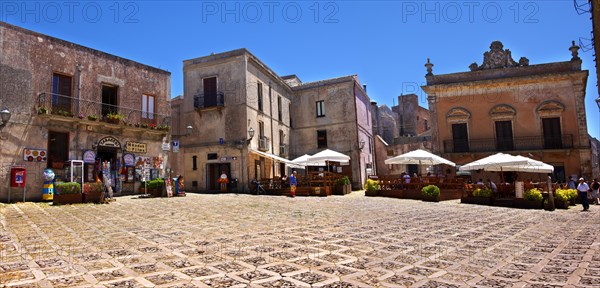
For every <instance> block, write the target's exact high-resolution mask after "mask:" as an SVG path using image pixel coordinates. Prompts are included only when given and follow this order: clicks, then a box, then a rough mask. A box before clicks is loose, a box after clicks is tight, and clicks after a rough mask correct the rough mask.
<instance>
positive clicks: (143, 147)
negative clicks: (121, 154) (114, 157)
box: [125, 141, 148, 153]
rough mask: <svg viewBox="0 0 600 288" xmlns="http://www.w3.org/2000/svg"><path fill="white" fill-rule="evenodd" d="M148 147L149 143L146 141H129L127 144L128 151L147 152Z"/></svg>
mask: <svg viewBox="0 0 600 288" xmlns="http://www.w3.org/2000/svg"><path fill="white" fill-rule="evenodd" d="M147 149H148V145H147V144H146V143H139V142H131V141H130V142H127V144H126V145H125V150H126V151H127V152H133V153H146V152H147Z"/></svg>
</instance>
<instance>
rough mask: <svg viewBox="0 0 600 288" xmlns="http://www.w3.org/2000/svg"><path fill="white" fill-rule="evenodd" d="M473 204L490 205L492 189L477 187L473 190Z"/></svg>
mask: <svg viewBox="0 0 600 288" xmlns="http://www.w3.org/2000/svg"><path fill="white" fill-rule="evenodd" d="M473 204H479V205H492V189H490V188H477V189H475V191H473Z"/></svg>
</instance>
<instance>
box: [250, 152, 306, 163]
mask: <svg viewBox="0 0 600 288" xmlns="http://www.w3.org/2000/svg"><path fill="white" fill-rule="evenodd" d="M250 152H253V153H256V154H258V155H260V156H263V157H267V158H269V159H271V160H273V161H275V162H281V163H285V164H286V165H287V166H290V167H292V168H304V166H300V165H298V164H294V163H292V161H290V160H289V159H285V158H283V157H279V156H277V155H274V154H271V153H266V152H262V151H258V150H252V149H250Z"/></svg>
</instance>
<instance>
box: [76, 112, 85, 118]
mask: <svg viewBox="0 0 600 288" xmlns="http://www.w3.org/2000/svg"><path fill="white" fill-rule="evenodd" d="M77 118H79V119H83V118H85V115H83V113H79V115H77Z"/></svg>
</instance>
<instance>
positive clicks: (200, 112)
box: [172, 49, 372, 191]
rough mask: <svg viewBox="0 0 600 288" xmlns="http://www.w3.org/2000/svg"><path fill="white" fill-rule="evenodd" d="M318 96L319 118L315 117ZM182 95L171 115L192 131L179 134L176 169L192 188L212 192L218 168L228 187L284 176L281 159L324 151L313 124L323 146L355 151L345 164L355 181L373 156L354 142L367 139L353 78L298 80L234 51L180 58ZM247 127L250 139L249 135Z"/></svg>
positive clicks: (362, 99)
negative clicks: (324, 141) (324, 140)
mask: <svg viewBox="0 0 600 288" xmlns="http://www.w3.org/2000/svg"><path fill="white" fill-rule="evenodd" d="M215 78H216V79H215ZM332 96H336V97H338V98H336V97H334V98H331V97H332ZM313 98H314V99H313ZM206 99H209V100H206ZM319 99H323V100H324V105H325V107H326V108H325V109H326V110H325V111H326V112H325V113H326V114H325V115H326V116H325V117H318V119H315V101H320V100H319ZM213 100H214V101H213ZM182 101H183V104H182V106H181V107H182V108H181V112H180V113H179V114H178V115H173V116H174V117H179V118H180V120H179V125H180V126H184V125H188V124H190V125H192V126H193V127H194V131H193V133H192V134H191V135H188V136H185V137H180V139H181V148H182V149H183V150H182V152H183V153H180V155H178V156H177V159H179V161H180V162H182V163H183V167H180V168H178V169H179V171H175V172H176V173H182V174H184V175H185V177H186V183H187V187H188V190H191V191H214V190H217V183H216V179H217V178H218V176H219V175H220V174H221V171H225V173H226V174H227V175H228V177H229V179H237V180H238V184H237V185H230V190H232V191H246V190H247V189H248V188H247V187H248V185H249V183H250V181H251V180H252V179H255V178H259V179H260V178H272V177H275V176H281V175H282V174H287V173H289V171H286V168H285V165H283V162H284V161H283V160H282V159H293V158H295V157H297V156H300V155H303V154H304V153H309V154H314V153H316V152H318V151H320V150H323V149H324V148H322V147H320V148H319V147H317V135H316V134H317V132H316V130H319V129H325V130H327V133H328V135H327V142H328V143H327V148H330V149H333V150H337V151H339V152H341V153H345V154H347V155H349V156H351V157H352V158H353V159H358V158H359V157H360V159H361V160H353V161H352V163H351V165H352V171H351V175H352V178H353V181H354V184H355V186H361V183H362V181H363V180H364V178H365V176H364V174H365V172H364V171H366V167H367V164H366V163H371V162H367V161H372V159H370V158H369V156H370V152H369V153H367V152H366V151H367V150H366V149H363V150H362V151H361V150H360V149H358V147H357V146H358V143H359V139H361V140H364V141H365V143H366V145H365V146H366V147H367V148H368V147H372V143H369V142H368V141H369V140H370V138H369V137H370V131H371V126H370V123H369V119H368V118H369V117H370V116H368V115H369V111H368V109H369V105H368V103H369V99H368V97H367V96H366V93H364V91H362V88H361V87H360V84H358V79H357V78H356V77H355V76H349V77H342V78H336V79H332V80H326V81H325V82H312V83H302V81H301V80H300V79H299V78H298V77H297V76H295V75H290V76H284V77H280V76H278V75H277V74H276V73H274V72H273V71H272V70H271V69H270V68H268V67H267V66H266V65H265V64H264V63H262V62H261V61H260V60H259V59H258V58H256V57H255V56H254V55H252V54H251V53H250V52H248V51H247V50H246V49H239V50H234V51H229V52H225V53H220V54H214V55H209V56H205V57H200V58H195V59H191V60H186V61H184V97H183V100H182ZM207 101H209V102H210V103H209V102H207ZM211 101H212V102H211ZM332 101H334V102H332ZM357 115H358V116H357ZM364 118H367V120H366V122H364V120H363V119H364ZM357 119H358V120H357ZM250 129H252V130H253V131H254V137H252V139H250V140H248V139H249V137H250V136H249V130H250ZM371 141H372V140H371ZM363 151H364V152H363ZM174 159H175V158H174ZM172 166H173V167H176V164H172Z"/></svg>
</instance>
